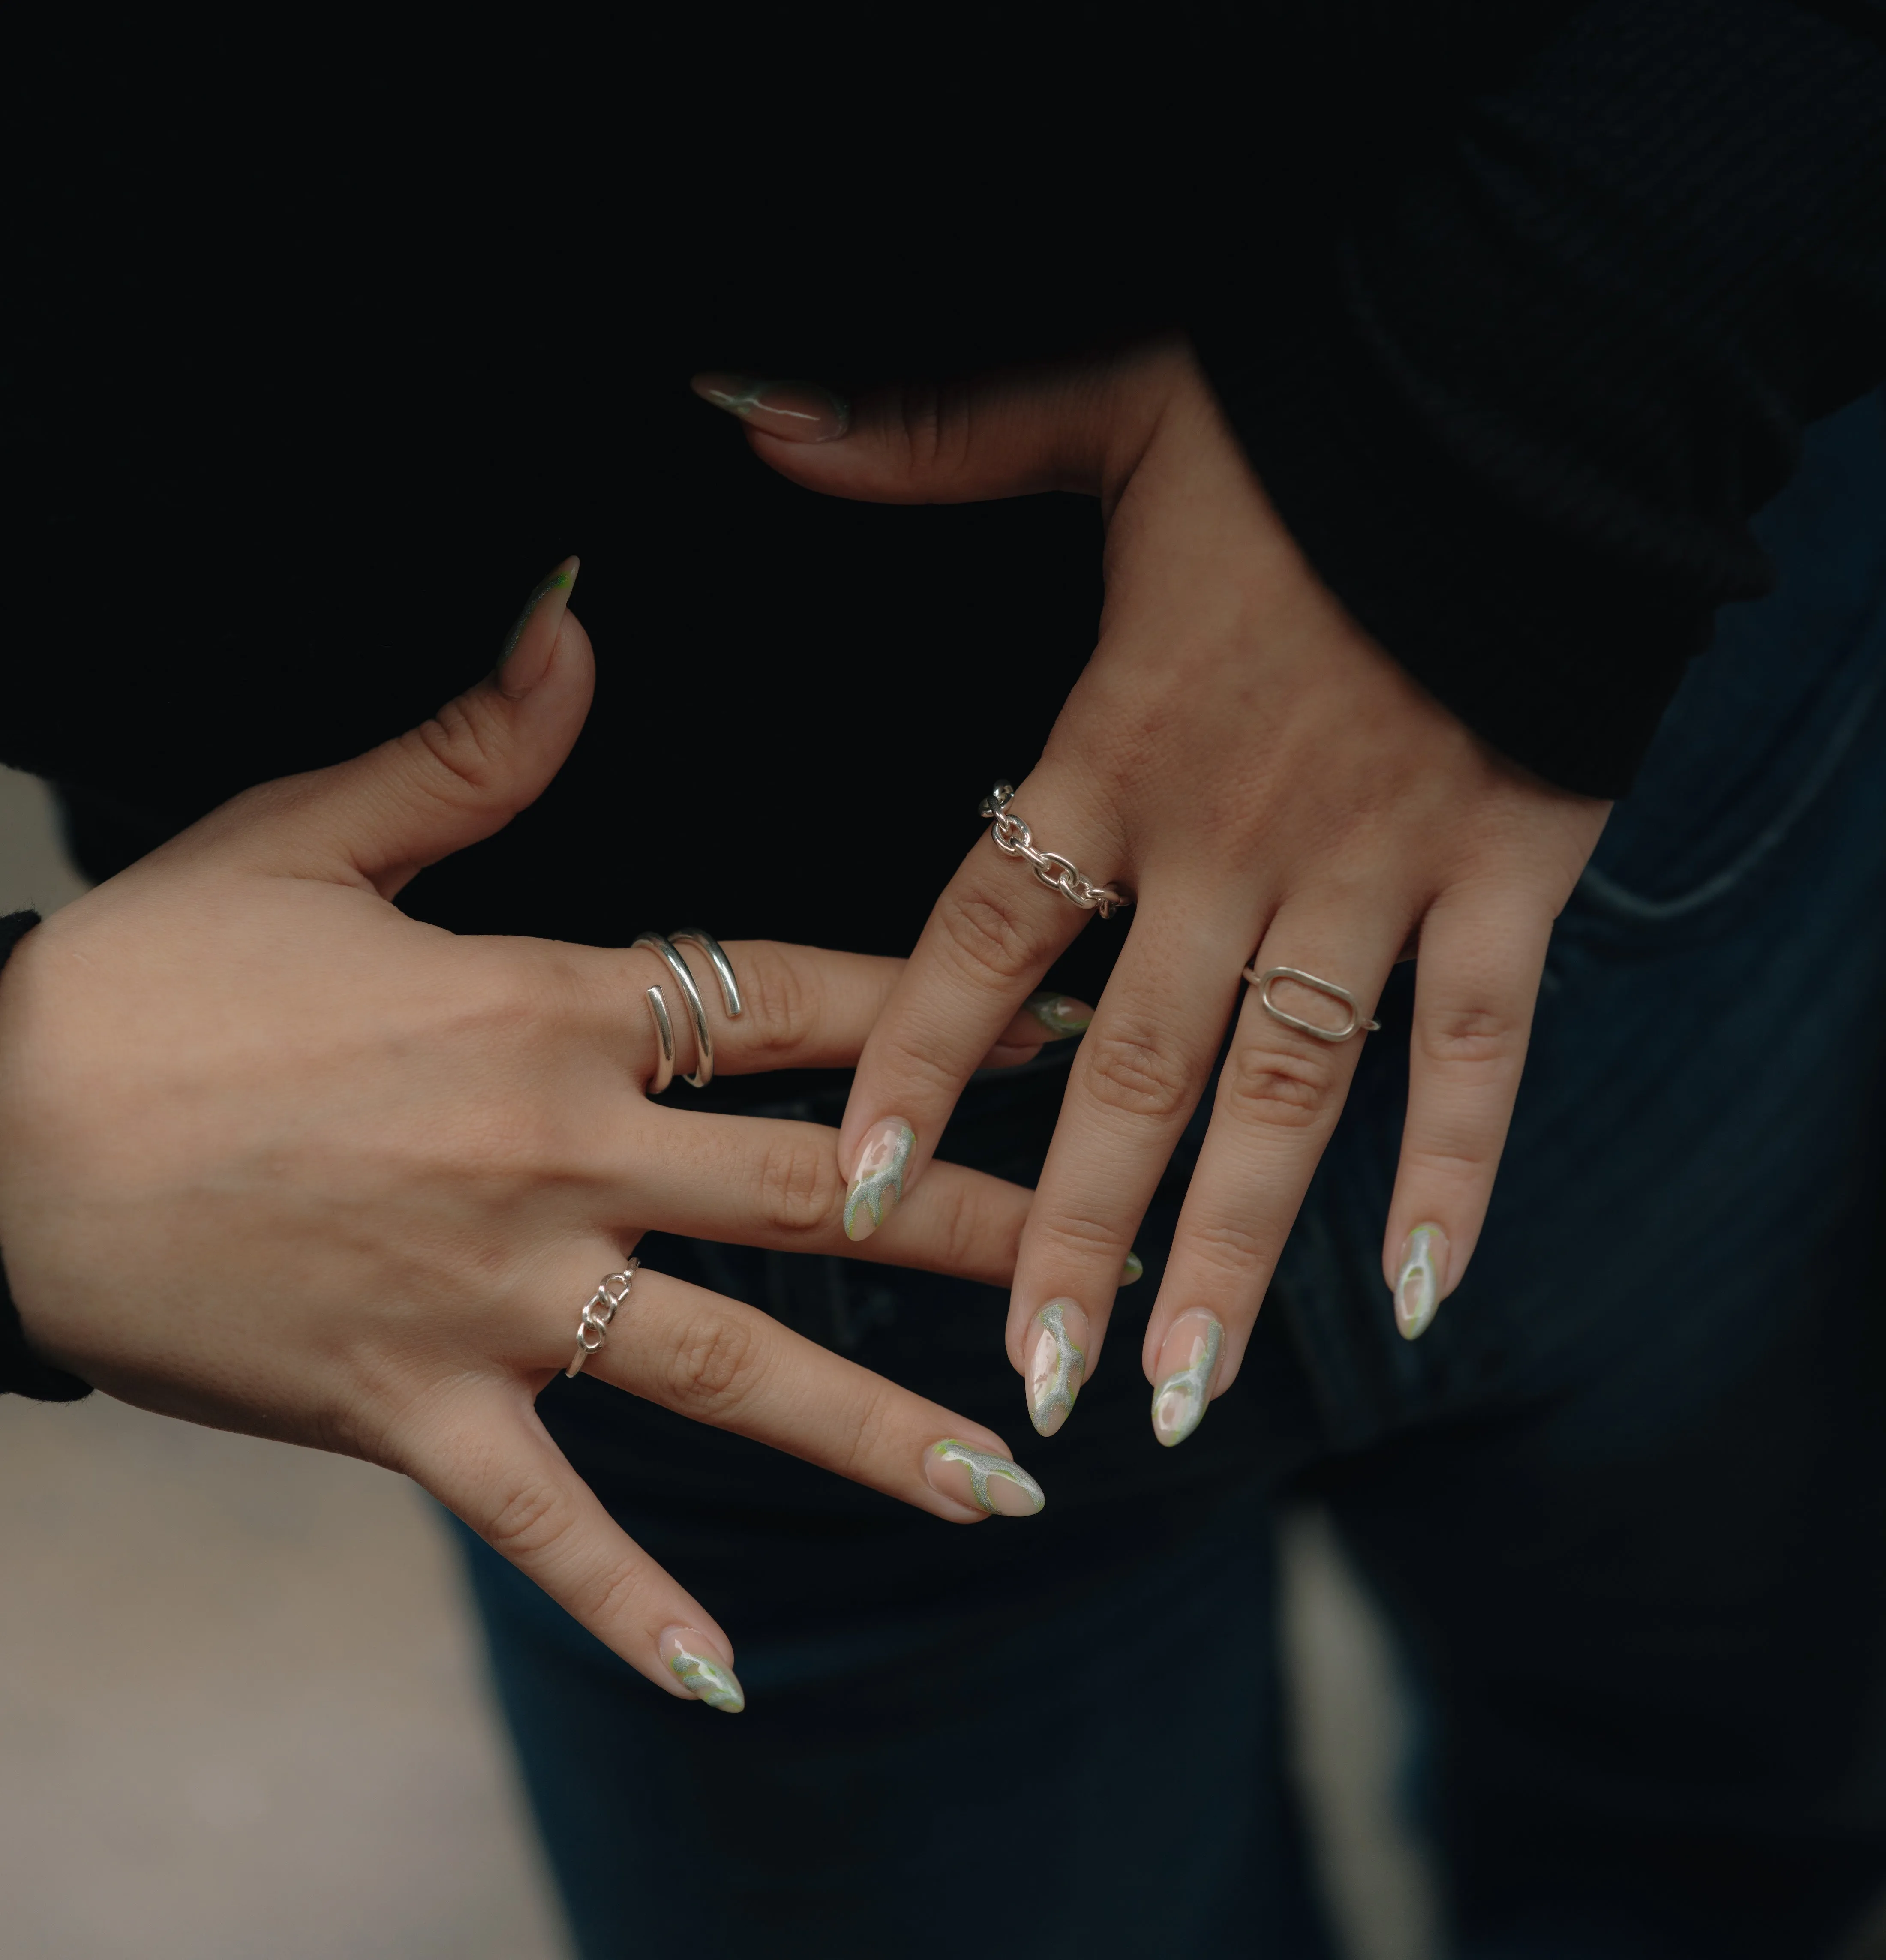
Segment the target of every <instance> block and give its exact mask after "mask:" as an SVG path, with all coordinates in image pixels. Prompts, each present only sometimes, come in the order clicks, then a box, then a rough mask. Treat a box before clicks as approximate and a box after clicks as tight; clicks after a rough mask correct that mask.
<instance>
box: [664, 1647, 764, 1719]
mask: <svg viewBox="0 0 1886 1960" xmlns="http://www.w3.org/2000/svg"><path fill="white" fill-rule="evenodd" d="M668 1667H669V1672H671V1673H672V1674H673V1675H674V1677H675V1678H676V1680H677V1681H679V1682H680V1683H681V1685H682V1687H683V1688H685V1689H686V1690H687V1691H688V1692H689V1694H692V1695H695V1696H696V1697H698V1698H699V1699H700V1700H701V1701H704V1702H705V1703H706V1704H708V1707H710V1708H717V1709H719V1710H720V1711H721V1713H723V1714H727V1715H737V1714H739V1712H740V1710H742V1709H743V1708H744V1707H746V1694H745V1693H744V1692H743V1691H742V1689H741V1687H740V1684H739V1681H738V1680H737V1679H736V1678H735V1675H734V1672H733V1669H731V1668H730V1667H728V1666H725V1665H724V1664H723V1663H721V1662H720V1661H717V1660H716V1659H714V1657H713V1656H712V1655H711V1654H704V1653H690V1652H689V1650H688V1649H687V1648H685V1647H676V1649H675V1650H674V1652H673V1653H672V1654H670V1655H669V1657H668Z"/></svg>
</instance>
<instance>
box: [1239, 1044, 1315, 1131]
mask: <svg viewBox="0 0 1886 1960" xmlns="http://www.w3.org/2000/svg"><path fill="white" fill-rule="evenodd" d="M1224 1096H1225V1103H1226V1107H1227V1109H1228V1110H1229V1113H1230V1114H1231V1115H1232V1116H1233V1117H1235V1118H1236V1119H1237V1120H1238V1121H1239V1122H1245V1123H1251V1124H1255V1125H1260V1126H1261V1127H1263V1128H1267V1129H1283V1130H1305V1129H1309V1128H1312V1127H1313V1126H1314V1125H1316V1124H1318V1123H1319V1122H1321V1121H1322V1120H1323V1119H1324V1118H1325V1117H1326V1116H1328V1115H1330V1114H1331V1112H1332V1111H1333V1110H1334V1108H1335V1106H1336V1103H1337V1077H1336V1071H1335V1069H1334V1066H1333V1065H1332V1064H1331V1061H1328V1059H1326V1058H1325V1057H1324V1056H1322V1055H1309V1054H1306V1053H1305V1052H1302V1050H1300V1049H1297V1048H1286V1047H1285V1046H1283V1045H1282V1044H1281V1043H1272V1042H1255V1043H1252V1044H1248V1045H1243V1046H1240V1047H1239V1048H1236V1050H1234V1051H1233V1052H1232V1058H1231V1061H1230V1063H1229V1065H1228V1066H1227V1068H1226V1070H1225V1076H1224Z"/></svg>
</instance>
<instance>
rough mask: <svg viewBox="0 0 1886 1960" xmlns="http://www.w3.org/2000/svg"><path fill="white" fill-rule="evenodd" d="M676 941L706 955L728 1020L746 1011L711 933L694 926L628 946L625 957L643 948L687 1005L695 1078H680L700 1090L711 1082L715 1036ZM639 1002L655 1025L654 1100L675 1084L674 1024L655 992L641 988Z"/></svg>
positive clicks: (648, 936) (724, 956)
mask: <svg viewBox="0 0 1886 1960" xmlns="http://www.w3.org/2000/svg"><path fill="white" fill-rule="evenodd" d="M676 940H679V941H681V942H682V943H685V944H686V945H689V946H698V947H700V949H701V951H702V952H703V953H705V954H706V955H707V956H708V965H709V966H711V967H712V968H713V969H714V978H715V979H716V980H717V981H718V982H720V999H721V1002H722V1004H724V1006H725V1007H726V1009H727V1019H728V1020H730V1021H736V1020H739V1017H740V1016H741V1015H742V1014H743V1013H744V1012H745V1011H746V1010H745V1008H744V1007H743V1005H742V1004H741V1001H740V983H739V981H738V980H737V979H736V978H734V975H733V962H732V961H731V960H730V959H728V958H727V954H726V953H725V952H724V951H723V950H722V949H721V946H720V941H719V940H717V939H716V938H715V937H714V935H713V934H711V933H710V932H703V931H701V928H699V927H698V926H692V925H689V926H682V927H681V928H679V930H678V931H676V932H674V933H673V934H670V935H669V937H667V938H666V939H664V938H663V937H662V935H661V934H660V933H658V932H644V933H642V934H639V935H638V937H636V938H635V939H634V940H632V941H631V943H630V946H629V949H628V950H629V951H630V952H631V953H633V952H634V950H635V949H636V948H637V947H643V946H645V947H647V949H648V950H649V951H650V953H654V954H655V955H656V956H657V957H658V958H659V959H660V960H661V961H662V963H663V965H664V966H666V968H667V969H668V970H669V972H670V973H672V974H673V975H674V978H675V985H676V986H677V987H679V988H680V989H681V998H682V1000H683V1001H685V1002H686V1004H687V1008H688V1018H689V1020H690V1021H692V1023H694V1041H695V1065H694V1073H693V1074H692V1075H684V1076H683V1077H682V1078H681V1079H682V1081H683V1082H685V1083H687V1085H688V1087H689V1088H690V1089H704V1088H706V1087H707V1086H708V1083H710V1082H711V1081H712V1080H714V1033H713V1030H712V1029H711V1028H710V1027H709V1026H708V1010H707V1007H706V1006H705V1004H704V1003H703V1001H702V1000H701V990H700V988H698V987H697V986H696V985H695V984H694V975H692V973H691V972H689V970H688V963H687V962H686V961H685V959H682V956H681V955H680V954H679V953H677V952H676V950H675V942H676ZM642 998H644V1000H645V1001H647V1003H648V1018H649V1019H650V1020H651V1021H653V1022H654V1024H655V1073H654V1077H652V1079H651V1080H650V1082H649V1084H648V1093H649V1094H650V1096H659V1095H660V1093H661V1092H662V1091H663V1090H664V1089H666V1087H668V1085H669V1083H671V1082H672V1081H673V1080H674V1079H675V1024H674V1023H673V1020H671V1019H670V1018H669V1013H668V1003H667V1001H666V998H664V996H663V993H662V991H661V989H660V988H659V987H645V988H643V989H642Z"/></svg>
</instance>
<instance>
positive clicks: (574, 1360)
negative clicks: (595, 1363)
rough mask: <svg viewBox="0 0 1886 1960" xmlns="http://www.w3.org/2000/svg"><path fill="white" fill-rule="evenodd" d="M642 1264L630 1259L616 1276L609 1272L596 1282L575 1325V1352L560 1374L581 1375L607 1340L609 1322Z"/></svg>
mask: <svg viewBox="0 0 1886 1960" xmlns="http://www.w3.org/2000/svg"><path fill="white" fill-rule="evenodd" d="M640 1267H641V1260H640V1259H631V1260H630V1261H629V1262H628V1265H625V1267H624V1268H622V1271H620V1272H619V1273H611V1274H609V1278H607V1279H605V1280H600V1281H598V1282H597V1283H596V1290H595V1292H593V1293H591V1294H590V1297H589V1298H588V1299H587V1300H585V1301H584V1304H583V1312H582V1313H581V1315H580V1317H579V1318H578V1319H577V1324H576V1352H575V1353H574V1354H572V1355H571V1357H570V1365H569V1367H567V1368H565V1370H564V1371H563V1372H564V1373H565V1375H566V1376H569V1375H578V1374H580V1373H582V1372H583V1364H584V1362H585V1361H587V1360H588V1359H589V1358H590V1356H591V1355H592V1354H594V1353H595V1352H596V1350H597V1348H600V1347H601V1346H602V1344H603V1342H604V1341H606V1340H607V1339H608V1338H609V1322H611V1321H612V1320H613V1319H615V1316H616V1314H617V1313H618V1311H619V1309H621V1308H622V1306H625V1304H626V1303H627V1302H628V1297H629V1295H630V1293H631V1292H633V1291H634V1286H635V1274H636V1272H637V1271H638V1269H639V1268H640Z"/></svg>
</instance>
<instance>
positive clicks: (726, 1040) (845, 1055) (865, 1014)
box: [558, 940, 1093, 1081]
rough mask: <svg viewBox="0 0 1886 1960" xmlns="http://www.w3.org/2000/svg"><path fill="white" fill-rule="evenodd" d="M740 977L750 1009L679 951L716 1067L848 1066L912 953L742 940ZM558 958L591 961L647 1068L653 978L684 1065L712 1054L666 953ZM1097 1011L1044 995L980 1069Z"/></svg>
mask: <svg viewBox="0 0 1886 1960" xmlns="http://www.w3.org/2000/svg"><path fill="white" fill-rule="evenodd" d="M722 950H723V951H724V953H725V954H726V956H727V963H728V965H729V966H730V967H731V969H732V970H733V975H734V978H735V980H736V983H737V986H738V991H739V1007H740V1011H739V1013H738V1014H737V1015H735V1014H733V1013H731V1012H730V1006H729V1002H728V999H727V994H726V991H725V990H724V988H723V987H722V986H721V985H720V981H719V978H718V976H717V975H716V974H715V972H714V969H713V968H712V966H711V963H710V962H709V960H708V956H707V955H706V954H705V953H704V952H703V951H702V950H701V948H700V947H698V946H697V945H695V944H694V943H692V942H683V943H677V944H676V947H675V951H676V953H677V954H678V955H679V956H680V958H681V959H682V962H683V963H684V964H685V966H686V967H687V968H688V970H689V972H690V973H691V974H692V975H693V977H694V983H695V991H696V992H697V994H698V996H699V998H700V1001H701V1007H702V1009H703V1010H704V1013H706V1015H707V1017H708V1024H709V1031H710V1034H711V1039H712V1040H713V1043H714V1072H715V1073H716V1074H720V1075H754V1074H765V1073H769V1072H771V1071H775V1070H778V1069H784V1068H850V1067H851V1064H853V1063H854V1062H855V1061H857V1058H858V1056H859V1055H860V1052H862V1051H863V1047H864V1045H865V1042H866V1041H867V1039H868V1038H869V1036H870V1033H871V1030H872V1029H873V1027H874V1026H876V1023H877V1020H878V1018H879V1016H880V1015H881V1014H882V1013H883V1011H884V1007H885V1004H886V1002H887V1001H889V999H890V998H891V995H892V992H893V991H894V990H895V988H896V985H897V983H898V980H899V979H900V978H902V975H903V972H904V969H905V965H906V964H907V963H906V962H905V961H904V960H902V959H882V958H877V957H874V956H871V955H869V954H866V953H834V952H829V951H826V950H824V949H822V948H821V947H812V946H793V945H790V944H787V943H785V942H784V941H781V940H730V941H729V942H728V943H727V945H726V946H725V947H723V948H722ZM558 956H559V957H561V958H565V959H574V960H576V961H577V962H578V963H580V965H581V966H582V967H583V969H584V975H585V985H586V986H587V989H588V992H589V996H590V1011H591V1013H592V1015H593V1019H594V1022H595V1024H596V1026H598V1027H600V1028H601V1029H603V1030H605V1031H606V1036H607V1039H608V1040H609V1044H610V1045H611V1046H612V1047H614V1046H616V1045H618V1031H619V1029H622V1027H623V1026H624V1024H625V1023H626V1028H627V1035H628V1047H629V1050H630V1052H631V1057H632V1062H631V1066H632V1067H633V1068H634V1071H635V1072H636V1078H637V1079H638V1080H643V1081H646V1080H648V1079H649V1078H650V1077H651V1076H652V1075H653V1074H654V1071H655V1064H656V1059H657V1042H658V1039H659V1038H658V1036H657V1033H656V1031H655V1021H654V1017H653V1015H652V1014H651V1013H650V1012H649V1011H648V1010H647V1008H646V1007H644V1006H642V1005H641V1002H642V1000H643V997H644V994H645V993H646V991H647V988H650V987H657V986H659V987H662V988H664V990H665V991H664V1002H665V1004H666V1009H667V1013H668V1019H669V1028H670V1029H671V1030H672V1033H673V1041H674V1045H675V1058H674V1071H675V1073H676V1074H677V1075H687V1074H693V1073H695V1072H696V1071H698V1068H699V1066H700V1057H699V1053H698V1047H697V1044H696V1042H695V1031H694V1025H693V1021H692V1017H691V1015H690V1014H689V1013H688V1012H687V1011H686V1010H685V1007H684V1004H683V1003H682V1001H681V999H680V998H678V996H679V986H678V983H677V982H676V980H675V978H674V976H673V974H672V972H670V971H669V968H668V966H667V965H666V962H664V961H663V959H662V958H661V956H660V955H659V954H658V953H655V952H654V951H653V950H650V949H649V948H647V947H636V948H632V949H631V950H629V951H628V952H626V953H605V952H596V951H593V950H591V949H590V948H587V947H559V948H558ZM1092 1013H1093V1010H1092V1008H1091V1007H1087V1006H1086V1004H1084V1003H1083V1002H1080V1001H1075V1000H1073V999H1071V998H1069V997H1068V996H1067V995H1066V994H1058V993H1044V994H1038V995H1035V996H1033V997H1032V998H1030V999H1029V1001H1027V1002H1026V1003H1025V1004H1024V1005H1023V1007H1022V1008H1021V1010H1019V1011H1018V1012H1017V1013H1015V1014H1014V1015H1013V1016H1012V1017H1010V1020H1009V1021H1008V1022H1007V1024H1006V1025H1005V1026H1003V1027H1002V1028H1001V1029H999V1030H998V1031H997V1034H996V1036H995V1038H994V1042H992V1044H991V1048H990V1050H989V1052H988V1053H987V1054H985V1055H981V1056H979V1057H978V1058H977V1061H976V1062H975V1066H976V1067H978V1068H1003V1067H1008V1066H1012V1065H1013V1064H1014V1063H1016V1062H1019V1061H1028V1060H1029V1059H1030V1058H1032V1056H1034V1055H1036V1054H1038V1052H1040V1050H1041V1048H1042V1046H1043V1045H1045V1043H1047V1042H1050V1041H1060V1040H1065V1039H1067V1038H1069V1037H1070V1036H1073V1035H1077V1034H1078V1033H1080V1032H1081V1030H1082V1029H1083V1028H1085V1026H1086V1023H1087V1022H1088V1020H1090V1019H1091V1018H1092Z"/></svg>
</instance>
